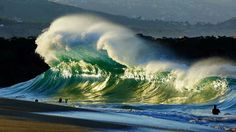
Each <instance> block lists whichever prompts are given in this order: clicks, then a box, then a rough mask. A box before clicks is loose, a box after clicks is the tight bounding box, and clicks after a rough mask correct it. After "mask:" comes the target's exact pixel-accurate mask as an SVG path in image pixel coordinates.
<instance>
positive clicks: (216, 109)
mask: <svg viewBox="0 0 236 132" xmlns="http://www.w3.org/2000/svg"><path fill="white" fill-rule="evenodd" d="M219 113H220V110H219V109H218V108H217V106H216V105H214V108H213V109H212V114H213V115H218V114H219Z"/></svg>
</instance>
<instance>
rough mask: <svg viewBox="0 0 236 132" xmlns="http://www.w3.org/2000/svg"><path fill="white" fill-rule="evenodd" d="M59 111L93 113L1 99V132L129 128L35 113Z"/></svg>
mask: <svg viewBox="0 0 236 132" xmlns="http://www.w3.org/2000/svg"><path fill="white" fill-rule="evenodd" d="M57 111H91V110H86V109H79V108H72V107H66V106H60V105H52V104H44V103H36V102H29V101H19V100H12V99H3V98H1V99H0V132H11V131H20V132H25V131H34V132H37V131H40V132H42V131H47V132H55V131H57V132H58V131H59V132H60V131H65V130H66V131H68V132H74V131H83V132H84V131H94V130H96V131H97V130H107V129H109V130H112V129H118V130H124V129H126V130H127V129H129V128H130V127H129V126H126V125H121V124H117V123H116V124H115V123H109V122H99V121H91V120H84V119H75V118H67V117H57V116H48V115H40V114H36V113H35V112H57Z"/></svg>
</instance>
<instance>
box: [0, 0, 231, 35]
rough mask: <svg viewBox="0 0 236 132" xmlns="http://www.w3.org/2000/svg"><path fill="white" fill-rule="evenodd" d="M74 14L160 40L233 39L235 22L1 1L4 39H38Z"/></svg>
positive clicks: (25, 0) (41, 0) (33, 1)
mask: <svg viewBox="0 0 236 132" xmlns="http://www.w3.org/2000/svg"><path fill="white" fill-rule="evenodd" d="M71 13H90V14H95V15H97V16H101V17H104V18H106V19H108V20H110V21H112V22H115V23H118V24H121V25H124V26H126V27H127V28H130V29H132V30H133V31H135V32H136V33H143V34H147V35H151V36H156V37H180V36H189V37H193V36H209V35H215V36H224V35H225V36H233V35H235V34H236V26H235V25H236V21H234V19H232V20H229V21H226V22H223V23H219V24H195V25H191V24H189V23H187V22H184V23H182V22H166V21H161V20H142V19H136V18H127V17H124V16H117V15H110V14H106V13H101V12H96V11H90V10H85V9H82V8H78V7H72V6H67V5H61V4H58V3H54V2H49V1H47V0H0V36H3V37H12V36H18V37H19V36H21V37H25V36H37V35H38V34H39V33H40V32H41V31H42V30H43V29H44V28H46V27H48V25H49V24H50V23H51V21H53V20H54V19H56V18H57V17H60V16H63V15H66V14H71Z"/></svg>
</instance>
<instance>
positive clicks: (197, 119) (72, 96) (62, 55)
mask: <svg viewBox="0 0 236 132" xmlns="http://www.w3.org/2000/svg"><path fill="white" fill-rule="evenodd" d="M65 25H67V26H65ZM36 44H37V45H38V47H37V49H36V52H37V53H39V54H40V55H41V56H42V57H43V58H44V60H45V62H46V63H47V64H48V65H49V66H50V67H51V68H50V69H49V70H48V71H46V72H44V73H43V74H41V75H39V76H37V77H36V78H34V79H32V80H29V81H26V82H22V83H19V84H16V85H14V86H11V87H7V88H3V89H0V97H7V98H16V99H24V100H34V99H36V98H37V99H39V100H40V101H44V102H49V103H55V102H56V100H57V99H58V98H59V97H63V98H68V99H69V102H70V103H69V104H67V105H71V106H74V107H83V108H87V109H95V110H98V111H103V112H106V114H105V115H104V114H101V113H100V115H99V113H82V112H70V113H68V112H59V113H44V114H52V115H58V116H73V117H74V118H87V119H91V120H98V119H103V120H106V121H111V122H114V121H118V122H119V123H127V124H135V125H140V124H143V125H144V127H143V128H142V130H140V129H137V130H136V131H147V130H146V129H145V128H149V129H150V130H151V128H152V130H153V129H156V128H155V127H154V126H156V125H158V126H159V127H161V128H162V129H163V128H165V129H166V130H167V129H168V130H173V129H175V130H187V131H190V130H191V131H200V130H201V131H226V130H233V128H236V91H235V86H236V84H235V83H236V79H235V75H236V74H235V73H236V66H235V64H234V63H232V62H229V61H227V60H225V59H223V58H220V57H217V58H216V57H215V58H205V59H201V60H194V61H188V60H185V59H183V58H180V57H178V56H177V55H175V54H174V53H172V52H171V49H167V48H165V47H163V46H162V45H159V44H157V43H155V44H153V43H151V42H147V41H145V40H141V39H140V38H137V37H136V35H134V34H133V33H132V31H130V30H128V29H126V28H124V27H122V26H119V25H115V24H112V23H110V22H107V21H106V20H103V19H101V18H98V17H95V16H88V15H72V16H65V17H62V18H59V19H57V20H55V21H54V22H53V23H52V24H51V26H50V27H49V28H48V29H47V30H45V31H44V32H43V33H42V34H41V35H40V36H39V37H38V38H37V40H36ZM199 52H200V51H199ZM213 105H217V106H218V108H219V109H220V110H221V113H220V115H217V116H215V115H212V114H211V109H212V107H213ZM107 113H112V114H109V115H107ZM96 114H98V115H96ZM81 115H84V116H81ZM85 115H86V116H85ZM96 116H102V117H104V118H95V117H96ZM138 119H140V121H138ZM144 122H145V123H144ZM170 124H171V125H170ZM172 128H173V129H172ZM180 128H181V129H180ZM234 130H235V129H234Z"/></svg>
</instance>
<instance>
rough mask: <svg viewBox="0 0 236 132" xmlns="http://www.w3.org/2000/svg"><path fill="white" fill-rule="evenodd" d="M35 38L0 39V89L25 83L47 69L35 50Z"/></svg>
mask: <svg viewBox="0 0 236 132" xmlns="http://www.w3.org/2000/svg"><path fill="white" fill-rule="evenodd" d="M36 46H37V45H36V44H35V38H34V37H29V38H11V39H4V38H0V87H6V86H10V85H13V84H16V83H19V82H23V81H27V80H29V79H32V78H34V77H36V76H37V75H39V74H41V73H42V72H44V71H46V70H48V69H49V66H48V65H47V64H45V63H44V61H43V60H42V59H41V58H40V56H39V55H38V54H36V53H35V49H36Z"/></svg>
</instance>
